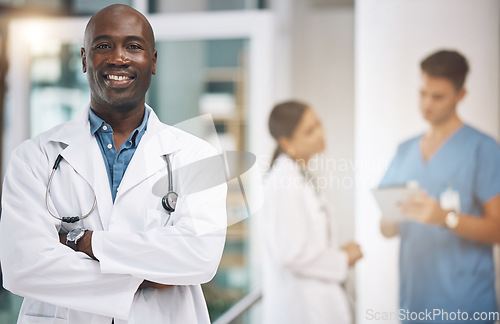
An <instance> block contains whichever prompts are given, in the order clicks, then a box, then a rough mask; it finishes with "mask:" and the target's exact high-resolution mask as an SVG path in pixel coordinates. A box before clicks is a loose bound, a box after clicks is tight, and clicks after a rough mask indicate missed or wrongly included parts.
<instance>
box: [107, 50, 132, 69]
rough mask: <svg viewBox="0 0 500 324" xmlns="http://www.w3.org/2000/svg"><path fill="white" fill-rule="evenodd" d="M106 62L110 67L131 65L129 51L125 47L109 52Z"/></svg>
mask: <svg viewBox="0 0 500 324" xmlns="http://www.w3.org/2000/svg"><path fill="white" fill-rule="evenodd" d="M106 62H107V63H108V64H110V65H117V66H123V65H128V64H129V63H130V58H129V57H128V55H127V51H126V50H125V49H124V48H123V47H121V46H117V47H115V48H114V49H113V50H112V51H110V52H109V55H108V57H107V58H106Z"/></svg>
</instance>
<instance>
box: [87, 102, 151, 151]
mask: <svg viewBox="0 0 500 324" xmlns="http://www.w3.org/2000/svg"><path fill="white" fill-rule="evenodd" d="M149 115H150V111H149V109H147V108H145V109H144V117H143V118H142V123H141V124H140V125H139V127H137V128H136V129H134V131H133V132H132V133H131V134H130V137H129V139H130V140H131V141H132V145H133V146H134V147H135V146H137V144H138V143H136V141H137V139H140V137H139V136H138V134H144V132H145V131H146V128H147V125H148V120H149ZM89 121H90V134H91V135H92V136H94V135H95V133H96V132H97V131H100V132H101V131H102V132H112V131H113V130H112V128H111V126H110V125H109V124H108V123H106V122H105V121H104V120H103V119H102V118H100V117H99V116H97V115H96V114H95V113H94V111H93V110H92V109H89ZM103 126H106V127H107V128H108V129H107V131H104V130H103V129H102V127H103Z"/></svg>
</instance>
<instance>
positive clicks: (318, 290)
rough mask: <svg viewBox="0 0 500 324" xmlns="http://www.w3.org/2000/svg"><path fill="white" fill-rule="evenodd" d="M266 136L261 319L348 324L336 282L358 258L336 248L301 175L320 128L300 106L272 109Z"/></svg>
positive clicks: (323, 208)
mask: <svg viewBox="0 0 500 324" xmlns="http://www.w3.org/2000/svg"><path fill="white" fill-rule="evenodd" d="M269 130H270V132H271V135H272V136H273V137H274V139H276V141H277V148H276V152H275V154H274V156H273V160H272V162H271V168H270V170H269V173H268V174H267V177H266V181H265V182H266V184H265V199H266V201H265V208H264V209H263V210H264V213H263V217H264V219H263V222H262V223H263V224H264V226H263V233H264V244H263V250H264V251H263V255H264V262H263V319H264V321H263V322H264V323H269V324H271V323H272V324H280V323H286V324H292V323H301V324H303V323H315V324H320V323H335V324H343V323H352V315H351V314H352V312H351V309H350V306H349V300H348V297H347V294H346V292H345V289H344V287H343V283H344V281H345V280H346V277H347V274H348V270H349V267H352V266H353V265H354V264H355V263H356V262H357V261H358V260H359V259H360V258H361V257H362V253H361V250H360V247H359V245H358V244H357V243H354V242H351V243H348V244H346V245H344V246H342V247H341V246H339V245H338V242H337V227H336V226H335V224H334V219H333V215H332V212H331V208H329V206H328V203H327V198H325V197H324V196H323V195H322V194H321V192H319V190H318V188H317V186H316V185H315V181H314V177H313V176H312V174H311V173H310V172H309V171H308V170H307V162H308V161H309V159H310V158H311V157H313V156H314V155H315V154H317V153H321V152H323V150H324V148H325V140H324V133H323V128H322V126H321V123H320V121H319V120H318V117H317V116H316V114H315V112H314V111H313V110H312V109H311V108H310V107H309V106H308V105H306V104H304V103H301V102H297V101H288V102H284V103H281V104H278V105H276V106H275V107H274V109H273V111H272V112H271V116H270V118H269Z"/></svg>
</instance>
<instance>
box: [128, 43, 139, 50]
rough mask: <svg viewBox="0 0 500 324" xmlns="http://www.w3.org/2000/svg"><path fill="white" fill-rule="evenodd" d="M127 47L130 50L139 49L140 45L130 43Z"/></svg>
mask: <svg viewBox="0 0 500 324" xmlns="http://www.w3.org/2000/svg"><path fill="white" fill-rule="evenodd" d="M128 48H130V49H132V50H139V49H142V47H141V46H140V45H138V44H131V45H129V47H128Z"/></svg>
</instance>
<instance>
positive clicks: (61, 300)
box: [0, 107, 226, 324]
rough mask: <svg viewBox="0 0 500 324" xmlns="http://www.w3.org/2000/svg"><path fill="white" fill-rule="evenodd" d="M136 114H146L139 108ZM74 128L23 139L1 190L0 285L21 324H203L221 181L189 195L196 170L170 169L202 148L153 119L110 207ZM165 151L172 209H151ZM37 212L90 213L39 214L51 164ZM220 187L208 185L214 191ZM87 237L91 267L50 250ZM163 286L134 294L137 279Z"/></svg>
mask: <svg viewBox="0 0 500 324" xmlns="http://www.w3.org/2000/svg"><path fill="white" fill-rule="evenodd" d="M146 109H150V110H151V108H149V107H146ZM89 127H90V126H89V119H88V109H87V110H85V111H84V113H82V114H81V115H80V116H79V117H77V118H76V119H74V120H72V121H70V122H68V123H65V124H63V125H60V126H56V128H54V129H52V130H50V131H48V132H46V133H43V134H41V135H39V136H37V137H35V138H33V139H31V140H28V141H25V142H24V143H23V144H21V146H19V147H18V148H17V149H16V150H15V151H14V152H13V153H12V157H11V161H10V164H9V167H8V170H7V174H6V177H5V181H4V187H3V196H2V218H1V222H0V257H1V262H2V271H3V278H4V286H5V287H6V288H7V289H8V290H10V291H11V292H13V293H15V294H18V295H21V296H23V297H25V298H24V302H23V305H22V308H21V313H20V315H19V321H18V323H21V324H31V323H37V324H48V323H51V324H63V323H70V324H110V323H111V321H112V319H113V318H114V323H115V324H124V323H128V324H136V323H140V324H142V323H148V324H164V323H175V324H178V323H209V322H210V319H209V316H208V311H207V307H206V303H205V300H204V297H203V293H202V291H201V287H200V284H201V283H205V282H207V281H209V280H211V278H212V277H213V276H214V274H215V272H216V270H217V266H218V264H219V261H220V258H221V255H222V250H223V247H224V241H225V229H226V203H225V200H226V185H225V183H223V184H220V185H218V186H214V187H212V188H208V189H206V190H203V191H200V192H196V193H194V192H191V193H190V192H188V190H187V189H186V185H188V184H189V183H190V182H196V181H199V179H200V177H202V178H203V177H204V175H206V174H207V172H212V173H213V172H216V171H217V170H203V169H201V168H198V170H193V172H190V173H188V174H186V173H184V175H183V176H182V175H180V173H179V172H176V170H177V169H179V168H180V167H181V166H184V165H188V164H190V163H193V162H196V161H200V160H202V159H204V158H206V157H208V156H214V155H216V154H217V152H216V151H215V149H213V148H212V147H211V146H210V145H208V144H207V143H206V142H204V141H202V140H201V139H199V138H196V137H194V136H192V135H189V134H187V133H185V132H182V131H180V130H178V129H176V128H174V127H171V126H167V125H165V124H162V123H161V122H160V121H159V120H158V118H157V117H156V115H155V114H154V112H153V111H151V113H150V116H149V121H148V125H147V130H146V132H145V134H144V136H143V137H142V139H141V141H140V142H139V145H138V147H137V150H136V152H135V154H134V156H133V157H132V160H131V161H130V164H129V165H128V167H127V170H126V172H125V174H124V177H123V179H122V182H121V184H120V187H119V189H118V193H117V196H116V200H115V201H114V203H113V200H112V197H111V191H110V185H109V181H108V175H107V170H106V166H105V164H104V160H103V157H102V154H101V151H100V149H99V146H98V144H97V141H96V139H95V138H94V137H93V136H92V135H91V133H90V128H89ZM168 153H174V155H173V158H172V168H173V171H174V172H173V175H174V181H173V185H174V190H176V191H177V192H178V194H179V199H178V202H177V208H176V210H175V212H173V213H172V215H171V217H170V218H169V216H168V214H167V213H166V211H165V210H164V209H163V207H162V205H161V196H162V195H164V194H166V188H164V190H159V188H158V186H157V185H158V183H159V182H158V181H161V179H164V178H166V172H167V171H166V170H167V168H166V165H165V162H164V160H163V159H162V155H163V154H168ZM59 154H61V155H62V157H63V160H62V161H61V164H60V165H59V169H58V170H57V172H56V173H55V175H54V179H53V182H52V186H51V190H50V200H49V207H50V208H51V210H52V211H53V212H54V213H56V214H57V215H58V216H60V217H62V216H77V215H83V214H85V213H87V212H88V211H89V210H90V207H91V206H92V202H93V199H94V194H95V196H96V198H97V207H96V209H95V210H94V212H93V213H92V214H91V215H90V216H89V217H88V218H85V219H83V220H81V221H80V222H78V223H74V224H66V223H64V224H63V223H61V221H59V220H56V219H55V218H53V217H52V216H50V215H49V213H48V211H47V208H46V206H45V191H46V188H47V184H48V180H49V175H50V173H51V169H52V166H53V164H54V160H55V159H56V157H57V156H58V155H59ZM219 183H220V182H219ZM75 227H84V228H86V229H89V230H92V231H93V234H92V249H93V253H94V255H95V256H96V257H97V259H98V260H99V261H96V260H93V259H91V258H90V257H89V256H87V254H84V253H81V252H75V251H73V250H72V249H71V248H69V247H68V246H66V245H63V244H61V243H59V233H60V232H67V231H69V230H71V229H72V228H75ZM145 279H147V280H149V281H153V282H157V283H161V284H169V285H174V287H172V288H169V289H162V290H158V289H154V288H146V289H138V287H139V285H140V284H141V283H142V281H143V280H145Z"/></svg>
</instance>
